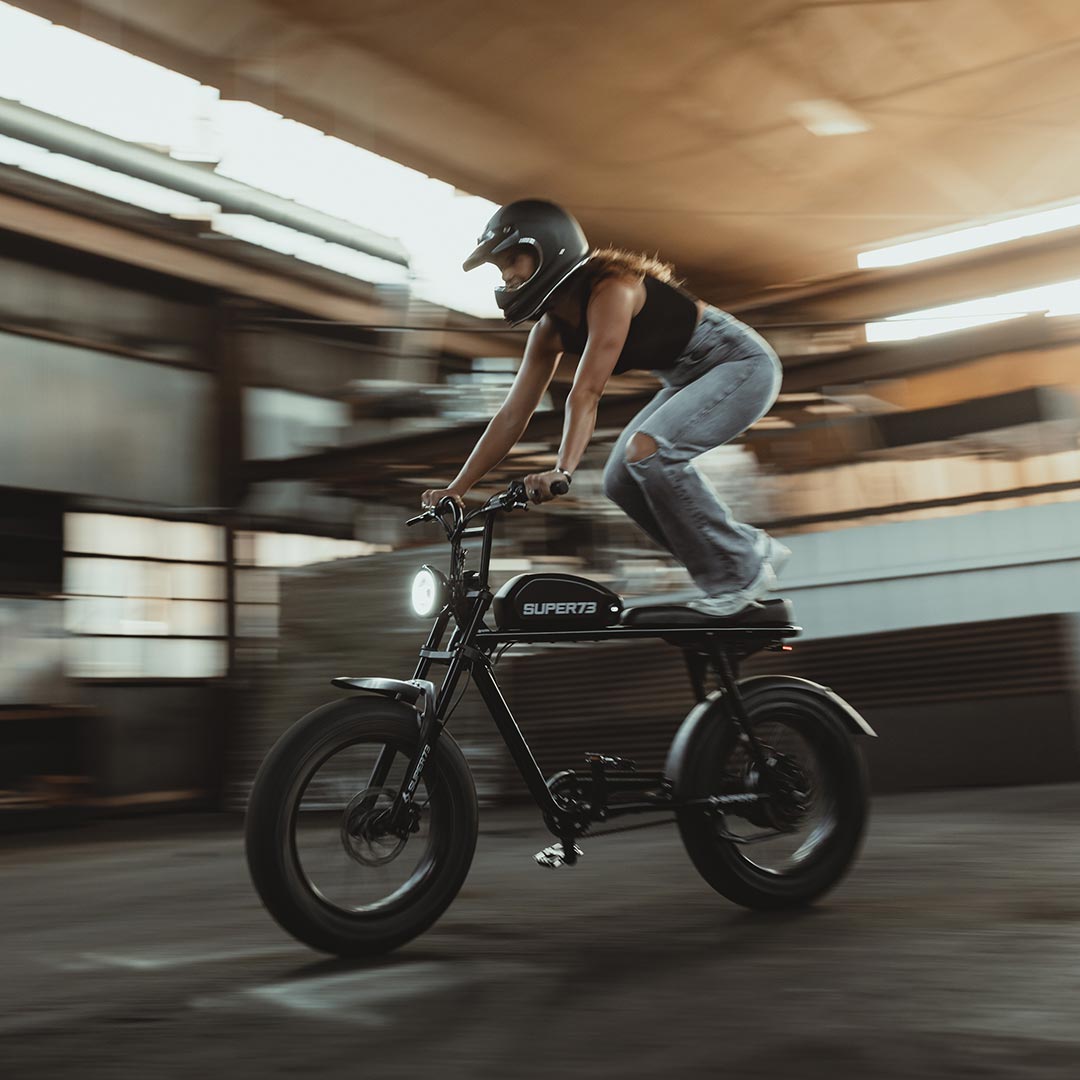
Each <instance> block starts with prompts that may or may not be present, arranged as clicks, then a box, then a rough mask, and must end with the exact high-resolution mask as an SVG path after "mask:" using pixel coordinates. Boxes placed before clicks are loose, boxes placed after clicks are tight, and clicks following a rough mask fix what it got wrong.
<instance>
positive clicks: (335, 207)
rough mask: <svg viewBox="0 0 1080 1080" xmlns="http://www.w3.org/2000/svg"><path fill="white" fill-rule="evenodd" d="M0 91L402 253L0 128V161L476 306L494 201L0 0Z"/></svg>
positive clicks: (490, 300)
mask: <svg viewBox="0 0 1080 1080" xmlns="http://www.w3.org/2000/svg"><path fill="white" fill-rule="evenodd" d="M0 97H3V98H8V99H10V100H12V101H18V102H21V103H22V104H24V105H27V106H30V107H31V108H34V109H38V110H40V111H42V112H46V113H49V114H51V115H53V116H59V117H62V118H63V119H65V120H69V121H71V122H72V123H75V124H80V125H82V126H84V127H88V128H91V129H92V130H94V131H100V132H104V133H106V134H109V135H112V136H114V137H116V138H120V139H124V140H126V141H128V142H133V143H138V144H140V145H142V146H148V147H153V148H155V149H158V150H161V151H162V152H164V153H168V154H170V155H171V156H173V157H175V158H177V159H180V160H185V161H191V160H197V161H205V162H208V163H216V164H215V165H214V171H215V172H217V173H218V174H220V175H221V176H225V177H229V178H230V179H235V180H238V181H241V182H243V183H245V184H249V185H250V186H252V187H255V188H258V189H260V190H262V191H267V192H271V193H272V194H275V195H278V196H280V197H282V198H286V199H292V200H294V201H295V202H297V203H299V204H301V205H303V206H307V207H311V208H312V209H315V210H321V211H322V212H323V213H327V214H330V215H332V216H334V217H338V218H341V219H342V220H344V221H348V222H351V223H353V224H356V225H361V226H363V227H365V228H368V229H371V230H373V231H375V232H378V233H381V234H382V235H383V236H389V237H395V238H398V239H400V240H401V241H402V243H403V244H404V245H405V246H406V247H407V249H408V251H409V255H410V261H411V264H412V265H411V276H406V275H404V274H402V272H401V270H400V268H399V267H397V266H394V265H392V264H390V263H386V262H384V260H380V259H376V258H373V257H372V256H370V255H365V254H363V253H361V252H356V251H352V250H351V249H349V248H345V247H343V246H340V245H337V244H332V243H326V242H324V241H321V240H318V239H317V238H313V237H310V236H306V235H305V234H302V233H299V232H295V231H294V230H291V229H286V228H284V227H283V226H279V225H275V224H271V223H269V222H265V221H262V220H261V219H255V218H247V219H246V220H244V221H239V220H237V218H238V217H240V215H222V214H220V213H219V208H217V207H210V206H208V205H207V204H205V203H200V202H199V200H197V199H194V198H191V197H189V196H186V195H182V194H180V193H178V192H174V191H169V190H168V189H166V188H161V187H157V186H156V185H153V184H147V183H145V182H143V181H139V180H135V179H133V178H132V177H125V176H123V175H122V174H120V173H112V172H110V170H107V169H100V168H97V167H95V166H91V165H89V164H87V163H85V162H78V161H76V160H75V159H72V158H66V157H64V156H63V155H59V154H50V153H48V152H47V151H45V150H42V149H41V148H40V147H35V146H30V145H28V144H26V143H17V142H16V140H12V139H0V162H3V163H5V164H8V165H14V166H16V167H18V168H21V169H25V170H26V171H27V172H34V173H37V174H39V175H43V176H51V177H53V178H55V179H58V180H62V181H63V182H64V183H67V184H72V185H74V186H76V187H81V188H83V189H85V190H88V191H96V192H99V193H101V194H104V195H107V196H109V197H110V198H114V199H119V200H121V201H123V202H127V203H130V204H132V205H135V206H141V207H143V208H144V209H147V210H151V211H153V212H155V213H161V214H168V215H171V216H174V217H178V218H195V219H199V218H205V219H207V220H212V222H213V228H214V229H215V230H217V231H219V232H223V233H226V234H228V235H230V236H236V237H238V238H242V239H244V240H246V241H247V242H249V243H254V244H258V245H260V246H263V247H266V248H269V249H270V250H274V251H279V252H283V253H285V254H288V255H291V256H293V257H294V258H297V259H301V260H304V261H307V262H311V263H315V264H317V265H320V266H324V267H326V268H328V269H331V270H333V271H335V272H337V273H341V274H346V275H348V276H350V277H355V278H359V279H360V280H363V281H370V282H375V283H393V284H408V285H409V286H410V292H411V295H413V296H414V297H416V298H417V299H420V300H424V301H427V302H430V303H433V304H438V305H440V306H444V307H449V308H452V309H455V310H458V311H465V312H468V313H470V314H474V315H478V316H481V317H485V318H496V317H498V316H499V314H500V313H499V310H498V308H497V307H496V305H495V301H494V297H493V294H492V286H493V284H494V281H493V279H491V278H490V277H485V276H484V275H483V274H480V273H476V274H465V273H463V272H462V270H461V259H462V253H463V252H467V251H471V250H472V248H473V247H474V245H475V242H476V236H477V235H478V234H479V232H480V231H481V229H482V227H483V224H484V222H485V221H486V220H487V219H488V218H489V217H490V216H491V215H492V214H493V213H494V212H495V209H496V207H495V204H494V203H491V202H489V201H488V200H486V199H481V198H478V197H475V196H471V195H466V194H464V193H462V192H460V191H457V190H456V189H455V188H454V187H453V186H451V185H450V184H446V183H444V182H443V181H440V180H436V179H433V178H432V177H429V176H425V175H424V174H423V173H420V172H417V171H416V170H415V169H410V168H407V167H406V166H404V165H401V164H399V163H397V162H394V161H390V160H389V159H387V158H382V157H379V156H378V155H377V154H373V153H371V152H370V151H367V150H364V149H362V148H361V147H358V146H353V145H352V144H350V143H347V142H344V141H343V140H341V139H338V138H335V137H333V136H329V135H326V134H324V133H323V132H321V131H319V130H318V129H316V128H313V127H309V126H308V125H306V124H301V123H298V122H297V121H295V120H290V119H288V118H286V117H283V116H281V115H279V114H278V113H275V112H272V111H271V110H269V109H265V108H263V107H262V106H259V105H256V104H254V103H253V102H250V101H225V100H222V98H221V94H220V92H219V91H218V90H217V89H216V88H214V87H212V86H204V85H201V84H200V83H199V82H198V81H197V80H195V79H191V78H189V77H188V76H186V75H182V74H180V73H179V72H175V71H170V70H169V69H168V68H164V67H161V66H160V65H158V64H154V63H151V62H150V61H148V60H144V59H142V58H141V57H137V56H133V55H132V54H131V53H127V52H124V51H123V50H122V49H117V48H115V47H113V46H111V45H106V44H104V43H103V42H100V41H95V40H94V39H93V38H91V37H87V36H86V35H85V34H80V33H78V32H76V31H74V30H70V29H67V28H66V27H61V26H55V25H53V24H52V23H50V22H49V21H48V20H46V19H42V18H40V17H39V16H37V15H32V14H30V13H29V12H26V11H23V10H22V9H21V8H17V7H13V6H11V5H10V4H6V3H3V2H0Z"/></svg>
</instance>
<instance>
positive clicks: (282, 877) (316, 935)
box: [245, 697, 479, 957]
mask: <svg viewBox="0 0 1080 1080" xmlns="http://www.w3.org/2000/svg"><path fill="white" fill-rule="evenodd" d="M358 734H362V735H363V736H364V737H366V738H370V739H373V740H374V739H379V740H384V741H388V742H394V743H396V744H398V745H399V746H400V745H408V746H411V747H415V745H416V743H417V741H418V739H419V725H418V722H417V716H416V712H415V711H414V710H413V709H411V708H409V707H408V706H406V705H403V704H402V703H400V702H395V701H390V700H386V699H381V698H370V699H369V698H359V697H357V698H345V699H343V700H340V701H335V702H331V703H330V704H328V705H323V706H322V707H321V708H318V709H315V710H314V711H313V712H310V713H308V714H307V715H306V716H304V717H303V718H302V719H300V720H298V721H297V722H296V723H295V724H293V725H292V727H290V728H289V729H288V731H286V732H285V733H284V734H283V735H282V736H281V738H280V739H279V740H278V741H277V743H275V745H274V747H273V748H272V749H271V751H270V753H269V754H268V755H267V757H266V759H265V760H264V761H263V763H262V765H261V766H260V768H259V770H258V772H257V774H256V776H255V780H254V783H253V785H252V789H251V796H250V798H249V800H248V809H247V817H246V821H245V848H246V854H247V863H248V869H249V872H250V874H251V880H252V883H253V884H254V886H255V891H256V892H257V893H258V895H259V898H260V899H261V900H262V902H263V904H264V905H265V906H266V909H267V910H268V911H269V912H270V914H271V915H272V916H273V918H274V919H275V921H276V922H277V923H278V925H280V926H281V927H282V929H284V930H285V931H286V932H287V933H289V934H291V935H292V936H293V937H295V938H296V939H298V940H299V941H302V942H304V943H305V944H307V945H310V946H311V947H312V948H313V949H318V950H319V951H321V952H326V953H331V954H333V955H335V956H342V957H363V956H376V955H378V954H380V953H385V952H389V951H390V950H392V949H396V948H398V947H399V946H401V945H403V944H405V942H407V941H410V940H411V939H412V938H414V937H416V936H417V935H419V934H422V933H423V932H424V931H425V930H427V929H428V928H429V927H430V926H431V925H432V924H433V923H434V922H435V921H436V920H437V919H438V918H439V916H440V915H441V914H442V913H443V912H444V911H445V910H446V908H447V907H448V906H449V904H450V903H451V901H452V900H453V899H454V897H455V896H456V895H457V893H458V891H459V889H460V888H461V886H462V884H463V883H464V881H465V878H466V877H467V876H468V873H469V867H470V866H471V864H472V858H473V853H474V852H475V850H476V838H477V831H478V825H479V812H478V807H477V801H476V787H475V785H474V783H473V777H472V773H471V772H470V771H469V767H468V765H467V763H466V761H465V757H464V755H463V754H462V752H461V749H460V747H459V746H458V745H457V743H456V742H455V741H454V739H453V738H452V737H451V736H450V735H449V734H448V733H447V732H443V733H442V734H441V735H440V736H439V738H438V741H437V742H436V744H435V747H434V749H433V751H432V753H431V756H430V757H429V759H428V762H427V765H426V766H425V769H424V776H425V780H426V781H427V782H428V783H429V784H430V785H432V789H433V790H437V791H438V792H439V796H440V798H439V805H438V808H437V811H442V812H444V813H446V814H448V815H449V820H442V821H440V822H439V829H440V836H441V837H442V843H441V846H440V847H439V848H438V849H437V851H436V854H435V866H434V868H433V869H432V871H431V872H430V873H429V874H427V875H426V876H425V878H424V880H423V881H422V882H421V883H420V886H419V887H418V889H417V890H416V895H415V897H411V898H410V899H411V902H410V903H409V904H408V905H406V906H404V908H402V909H400V910H398V909H395V910H390V911H387V912H357V913H350V912H345V911H343V910H341V909H340V908H336V907H333V906H331V905H330V904H328V903H326V902H325V901H323V900H322V899H321V898H320V897H319V896H318V895H317V894H315V893H314V892H313V891H312V889H311V887H310V885H309V883H308V882H307V879H306V878H305V876H304V874H303V872H302V869H301V867H300V865H299V860H298V858H297V856H296V853H295V850H294V845H293V840H292V828H293V815H294V812H295V805H296V802H297V800H298V799H299V798H300V795H301V790H300V784H301V782H302V780H303V778H304V776H305V772H306V771H309V770H310V767H311V765H312V763H313V762H314V761H318V760H322V759H324V758H325V757H326V756H328V754H330V753H333V752H334V751H335V749H341V748H344V747H345V746H347V745H348V744H349V743H350V742H352V741H355V737H356V736H357V735H358ZM434 803H435V798H434V795H433V797H432V804H433V805H434ZM437 811H433V810H432V809H431V808H429V811H428V812H437ZM433 827H434V822H433Z"/></svg>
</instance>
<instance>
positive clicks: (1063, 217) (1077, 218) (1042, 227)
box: [858, 202, 1080, 270]
mask: <svg viewBox="0 0 1080 1080" xmlns="http://www.w3.org/2000/svg"><path fill="white" fill-rule="evenodd" d="M1077 225H1080V202H1071V203H1067V204H1065V205H1062V206H1055V207H1052V208H1051V209H1048V210H1038V211H1035V212H1033V213H1029V214H1020V215H1018V216H1015V217H1008V218H1002V219H1001V220H1000V221H991V222H988V223H987V224H985V225H972V226H970V227H968V228H965V229H957V230H954V231H952V232H946V233H938V234H937V235H935V236H924V237H922V238H921V239H917V240H908V241H905V242H904V243H900V244H891V245H890V246H889V247H883V248H875V249H874V250H873V251H864V252H861V253H860V254H859V257H858V262H859V267H860V269H863V270H868V269H873V268H874V267H879V266H906V265H907V264H908V263H915V262H922V261H924V260H926V259H938V258H941V257H942V256H943V255H955V254H957V253H958V252H961V251H975V250H977V249H978V248H984V247H991V246H992V245H994V244H1006V243H1008V242H1009V241H1010V240H1021V239H1023V238H1024V237H1025V236H1040V235H1042V234H1043V233H1048V232H1057V231H1058V230H1059V229H1072V228H1075V227H1076V226H1077Z"/></svg>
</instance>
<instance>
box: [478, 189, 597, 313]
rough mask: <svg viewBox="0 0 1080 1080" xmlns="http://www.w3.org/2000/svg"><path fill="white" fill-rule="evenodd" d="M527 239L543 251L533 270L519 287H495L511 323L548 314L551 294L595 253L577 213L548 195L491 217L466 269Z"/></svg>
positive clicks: (498, 301)
mask: <svg viewBox="0 0 1080 1080" xmlns="http://www.w3.org/2000/svg"><path fill="white" fill-rule="evenodd" d="M523 244H524V245H528V246H529V247H531V248H532V249H533V252H534V254H535V255H536V256H537V265H536V271H535V272H534V273H533V276H532V277H531V278H529V280H528V281H526V282H525V283H524V284H522V285H519V286H518V287H517V288H516V289H507V288H505V287H504V286H501V285H500V286H499V287H498V288H497V289H496V290H495V303H496V304H498V305H499V310H500V311H501V312H502V313H503V315H504V316H505V318H506V319H507V321H509V322H511V323H519V322H522V321H524V320H525V319H533V318H536V317H538V316H539V315H540V314H542V313H543V310H544V305H545V304H546V303H547V302H548V300H549V299H550V298H551V294H552V293H553V292H554V291H555V290H556V289H557V288H558V287H559V286H560V285H561V284H562V283H563V282H564V281H565V280H566V279H567V278H568V277H569V276H570V275H571V274H572V273H573V272H574V271H575V270H576V269H577V268H578V267H579V266H581V264H582V263H583V262H585V260H586V259H587V258H588V257H589V242H588V241H587V240H586V239H585V234H584V233H583V232H582V231H581V226H580V225H579V224H578V223H577V221H576V220H575V219H574V217H573V216H572V215H571V214H568V213H567V212H566V211H565V210H564V209H563V208H562V207H561V206H556V205H555V204H554V203H552V202H547V201H545V200H544V199H519V200H518V201H517V202H512V203H509V204H508V205H506V206H504V207H503V208H502V209H501V210H499V211H498V212H497V213H496V214H495V216H494V217H493V218H492V219H491V220H490V221H489V222H488V223H487V226H486V227H485V229H484V233H483V235H482V236H481V237H480V238H479V240H478V241H477V245H476V250H475V251H474V252H473V253H472V254H471V255H470V256H469V257H468V258H467V259H466V260H465V262H464V263H463V264H462V269H463V270H473V269H475V268H476V267H477V266H479V265H480V264H481V263H485V262H487V261H488V260H489V259H490V258H491V256H492V255H495V254H497V253H498V252H500V251H509V250H510V249H511V248H514V247H519V246H521V245H523Z"/></svg>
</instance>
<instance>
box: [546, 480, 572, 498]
mask: <svg viewBox="0 0 1080 1080" xmlns="http://www.w3.org/2000/svg"><path fill="white" fill-rule="evenodd" d="M569 490H570V485H569V484H568V483H567V482H566V481H565V480H552V482H551V494H552V495H565V494H566V493H567V492H568V491H569Z"/></svg>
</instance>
